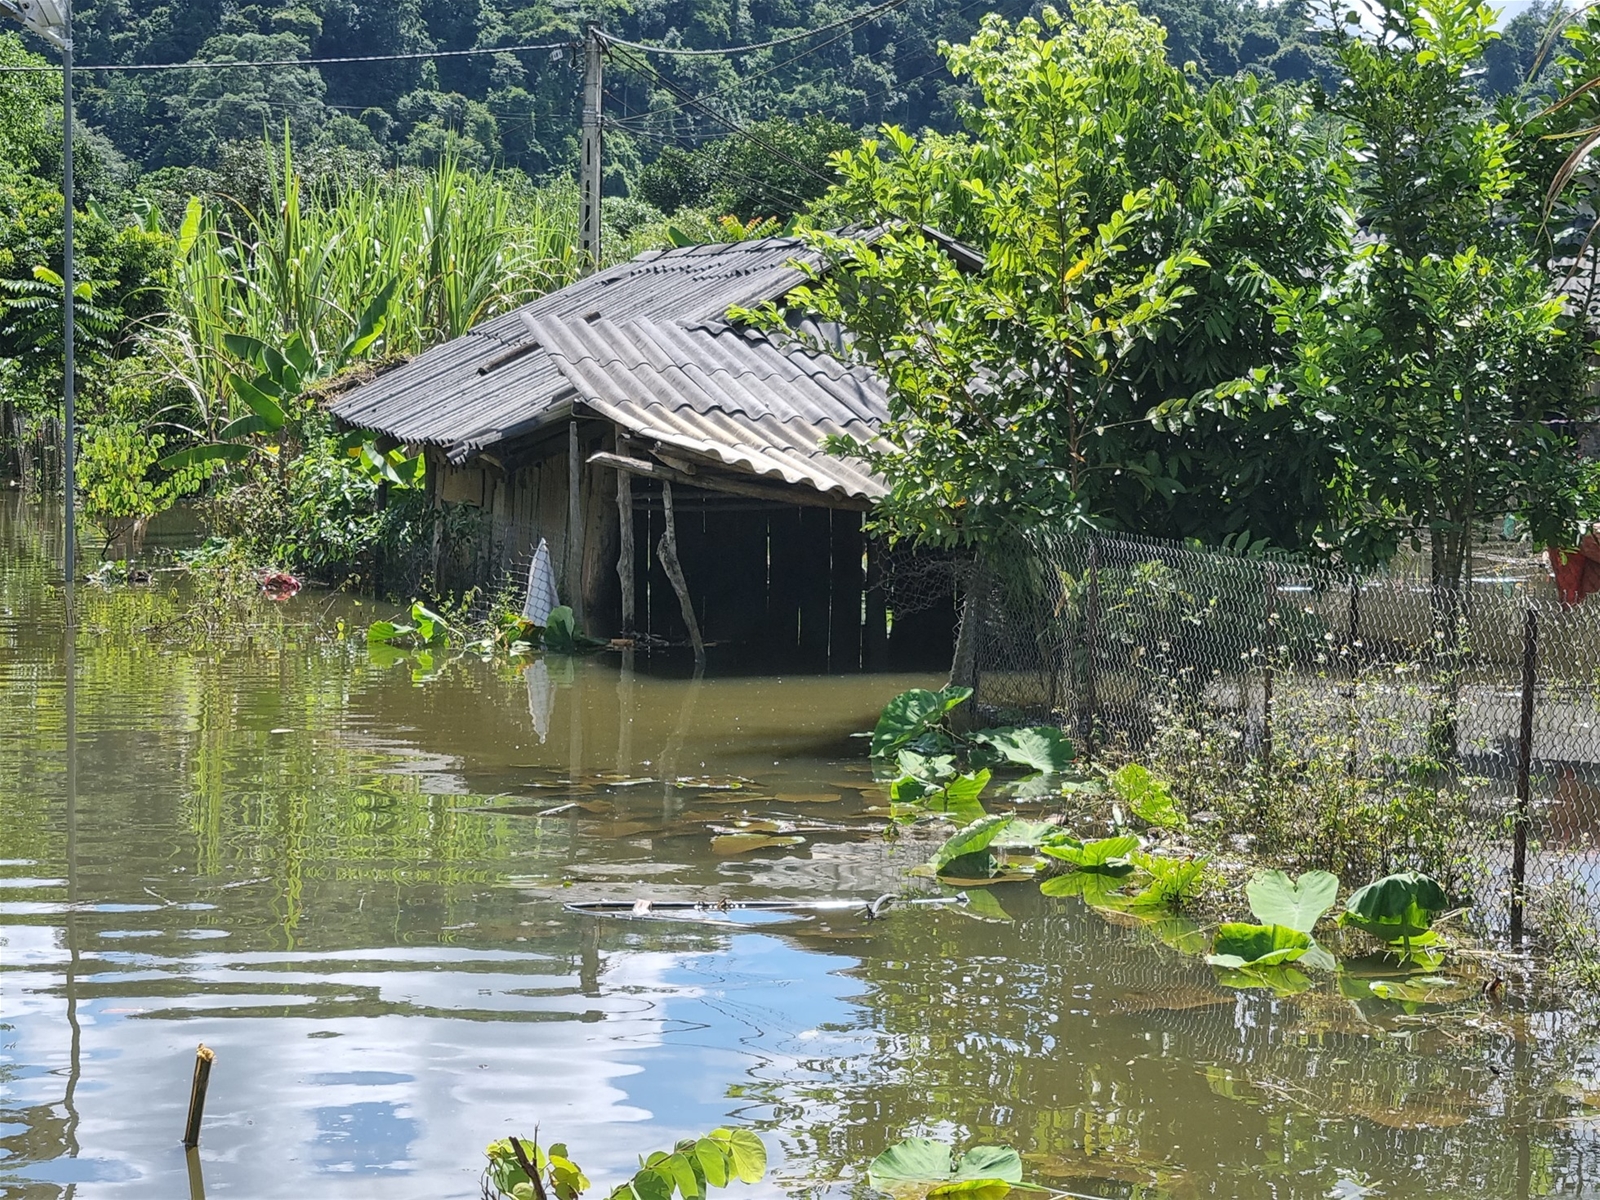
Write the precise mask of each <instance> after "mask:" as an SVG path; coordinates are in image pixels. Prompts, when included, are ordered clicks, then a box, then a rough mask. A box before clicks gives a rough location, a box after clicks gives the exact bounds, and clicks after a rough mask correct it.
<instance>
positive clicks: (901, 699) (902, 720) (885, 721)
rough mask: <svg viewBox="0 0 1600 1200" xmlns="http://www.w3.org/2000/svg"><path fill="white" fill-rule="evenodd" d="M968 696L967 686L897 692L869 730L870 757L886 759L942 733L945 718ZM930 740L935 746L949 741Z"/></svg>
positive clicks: (970, 691) (946, 737)
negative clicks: (928, 736) (870, 742)
mask: <svg viewBox="0 0 1600 1200" xmlns="http://www.w3.org/2000/svg"><path fill="white" fill-rule="evenodd" d="M971 695H972V689H971V688H967V687H947V688H943V689H941V690H940V691H937V692H930V691H928V690H927V689H926V688H912V689H911V690H910V691H905V692H901V693H900V694H899V695H898V696H896V697H895V698H894V699H892V700H890V701H889V703H888V704H885V705H884V706H883V712H882V713H881V714H880V715H879V717H878V724H877V725H876V727H874V729H873V731H872V757H873V758H887V757H888V756H889V755H891V754H894V753H896V752H897V751H899V750H901V749H902V748H904V747H907V746H911V745H913V744H914V743H916V742H918V741H919V740H920V739H922V738H923V737H925V736H927V735H928V734H939V733H941V732H943V731H942V730H941V726H942V725H943V723H944V719H945V717H946V716H947V715H948V714H949V713H950V712H951V710H953V709H954V708H956V707H957V706H958V705H960V704H962V703H964V702H965V701H966V700H967V699H968V698H970V697H971ZM932 741H933V742H934V744H935V745H938V744H939V743H940V742H941V741H942V742H945V743H948V742H949V738H948V736H947V735H946V736H945V737H943V738H939V737H935V738H933V739H932Z"/></svg>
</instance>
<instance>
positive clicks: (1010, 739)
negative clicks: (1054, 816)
mask: <svg viewBox="0 0 1600 1200" xmlns="http://www.w3.org/2000/svg"><path fill="white" fill-rule="evenodd" d="M972 740H973V741H974V742H977V743H979V744H980V745H984V746H988V747H989V748H990V749H992V750H993V751H994V752H995V753H996V754H998V755H999V756H1000V757H1001V758H1002V759H1004V760H1005V761H1006V762H1008V763H1013V764H1015V765H1016V766H1019V767H1027V768H1028V769H1029V770H1030V771H1042V772H1044V773H1045V774H1047V775H1049V774H1055V773H1057V772H1060V771H1065V770H1066V769H1067V768H1068V767H1070V766H1071V765H1072V763H1073V760H1074V759H1076V758H1077V751H1076V750H1074V749H1073V746H1072V742H1071V741H1070V740H1069V739H1068V738H1067V735H1066V734H1064V733H1062V732H1061V730H1059V729H1057V728H1055V727H1054V726H1052V725H1030V726H1028V727H1026V728H1024V729H989V730H985V731H983V732H981V733H975V734H973V735H972Z"/></svg>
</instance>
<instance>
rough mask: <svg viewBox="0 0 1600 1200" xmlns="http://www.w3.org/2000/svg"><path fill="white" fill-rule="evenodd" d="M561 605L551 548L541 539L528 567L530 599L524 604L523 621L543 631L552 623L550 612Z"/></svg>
mask: <svg viewBox="0 0 1600 1200" xmlns="http://www.w3.org/2000/svg"><path fill="white" fill-rule="evenodd" d="M560 604H561V598H560V597H559V596H557V595H556V572H555V568H554V567H553V566H551V565H550V546H549V544H548V543H547V542H546V541H545V540H544V539H543V538H540V539H539V548H538V549H537V550H535V551H534V552H533V562H531V563H530V564H529V565H528V598H527V600H525V601H523V604H522V619H523V620H524V621H527V622H528V623H529V624H531V625H537V626H538V627H539V628H540V629H543V628H544V627H545V626H546V625H547V624H549V623H550V610H551V609H553V608H556V607H558V606H559V605H560Z"/></svg>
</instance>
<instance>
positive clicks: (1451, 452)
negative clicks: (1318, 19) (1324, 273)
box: [1279, 0, 1594, 618]
mask: <svg viewBox="0 0 1600 1200" xmlns="http://www.w3.org/2000/svg"><path fill="white" fill-rule="evenodd" d="M1379 15H1380V17H1381V25H1379V26H1378V27H1377V28H1376V29H1375V30H1373V31H1371V32H1368V31H1366V30H1365V29H1362V28H1360V27H1358V26H1357V25H1355V24H1349V25H1342V26H1341V32H1340V34H1339V36H1338V54H1339V60H1340V63H1341V64H1342V66H1343V69H1344V72H1345V79H1344V80H1343V82H1342V83H1341V85H1340V88H1339V91H1338V92H1337V94H1336V95H1335V97H1334V98H1333V100H1332V101H1331V108H1332V111H1333V112H1334V114H1335V115H1336V116H1338V117H1339V118H1341V119H1342V120H1343V122H1344V124H1345V128H1346V131H1347V146H1348V148H1349V150H1350V152H1351V153H1352V154H1353V155H1354V156H1355V157H1356V158H1357V159H1358V160H1359V161H1360V162H1361V163H1363V164H1364V166H1363V170H1362V172H1361V174H1360V177H1359V180H1358V186H1357V193H1356V195H1357V200H1358V203H1359V205H1360V211H1361V214H1362V219H1363V221H1364V222H1365V223H1366V225H1367V228H1368V230H1369V234H1370V236H1369V238H1368V239H1367V240H1366V241H1364V242H1363V243H1362V244H1361V245H1360V246H1359V247H1357V248H1356V250H1355V251H1354V252H1353V253H1352V255H1351V256H1350V258H1349V261H1348V262H1347V263H1346V264H1344V266H1343V267H1342V269H1341V270H1340V271H1339V272H1337V273H1336V274H1334V275H1332V276H1330V277H1329V278H1327V279H1326V280H1324V281H1321V282H1319V283H1317V284H1305V285H1297V286H1293V287H1282V288H1281V290H1280V295H1281V304H1280V308H1279V321H1280V324H1281V325H1282V326H1283V327H1285V328H1286V329H1287V328H1292V329H1294V330H1296V331H1297V333H1298V338H1297V344H1296V350H1295V358H1294V362H1293V364H1292V366H1290V367H1289V368H1288V369H1287V370H1286V371H1285V372H1284V373H1283V376H1282V380H1283V382H1284V384H1286V385H1287V387H1288V389H1289V390H1290V392H1291V393H1292V395H1293V401H1292V402H1295V403H1299V404H1300V405H1303V406H1304V407H1305V408H1306V409H1307V410H1308V411H1309V412H1312V413H1314V414H1315V415H1316V418H1317V420H1318V421H1320V422H1322V423H1323V424H1324V425H1325V427H1326V429H1327V433H1328V437H1329V439H1330V441H1331V442H1332V444H1333V445H1334V446H1335V447H1336V449H1337V453H1338V459H1337V469H1336V471H1335V472H1334V474H1333V476H1332V478H1331V487H1332V489H1333V492H1334V495H1335V497H1336V499H1337V505H1338V509H1337V512H1336V514H1335V522H1334V524H1333V525H1332V526H1331V527H1330V530H1329V536H1330V539H1331V540H1336V541H1337V543H1338V544H1339V545H1340V546H1341V547H1342V548H1343V550H1344V553H1345V555H1346V556H1347V557H1348V558H1350V559H1353V560H1355V561H1358V562H1374V561H1382V560H1383V559H1385V558H1387V557H1388V556H1389V555H1390V554H1392V553H1393V552H1394V550H1395V548H1396V546H1397V545H1398V544H1399V543H1400V542H1402V541H1410V542H1413V543H1418V544H1426V545H1427V547H1428V548H1429V550H1430V552H1431V563H1432V577H1433V582H1434V584H1435V585H1436V586H1437V588H1439V589H1441V590H1442V591H1445V592H1450V591H1453V589H1455V588H1456V587H1458V586H1459V585H1460V583H1461V582H1462V579H1463V576H1464V571H1465V569H1466V566H1467V558H1468V554H1469V550H1470V545H1471V538H1472V531H1473V528H1474V524H1475V522H1478V521H1481V520H1484V519H1487V518H1495V517H1499V516H1500V515H1502V514H1506V513H1513V514H1516V515H1518V516H1520V517H1522V518H1524V519H1526V520H1527V521H1528V522H1529V523H1530V525H1531V527H1532V532H1533V536H1534V538H1535V540H1536V541H1537V542H1540V543H1550V544H1559V543H1561V542H1563V541H1564V540H1565V539H1566V538H1567V537H1568V536H1569V534H1570V530H1571V528H1572V526H1573V524H1574V523H1575V521H1576V519H1577V518H1578V517H1579V516H1580V515H1587V511H1588V507H1589V506H1590V505H1591V504H1592V503H1593V498H1594V497H1593V494H1592V491H1591V480H1590V476H1591V472H1590V471H1589V470H1588V469H1587V468H1586V467H1585V466H1584V464H1583V463H1582V462H1581V460H1580V459H1579V457H1578V454H1577V447H1576V435H1575V424H1574V421H1575V419H1576V418H1579V417H1581V416H1582V415H1584V413H1585V412H1586V411H1587V410H1588V409H1589V407H1590V401H1589V399H1588V396H1587V386H1586V385H1587V379H1588V372H1587V369H1586V367H1585V364H1584V361H1583V356H1584V352H1585V349H1586V346H1585V340H1584V338H1583V337H1582V336H1581V327H1580V326H1579V325H1578V323H1577V322H1575V321H1573V320H1571V319H1570V318H1568V317H1566V316H1565V315H1564V306H1563V302H1562V299H1561V297H1560V296H1559V295H1558V294H1557V293H1556V291H1555V288H1554V286H1553V282H1552V280H1551V279H1550V277H1549V275H1548V274H1547V273H1546V271H1545V270H1544V264H1543V262H1542V261H1541V260H1540V259H1539V258H1538V257H1537V256H1536V254H1535V253H1534V247H1533V246H1531V245H1529V244H1528V243H1527V241H1526V240H1525V238H1524V237H1523V236H1522V232H1523V230H1525V228H1526V225H1527V222H1526V221H1525V220H1523V219H1520V218H1519V214H1518V213H1517V212H1516V211H1515V199H1516V194H1517V193H1516V188H1515V184H1516V173H1515V170H1514V168H1513V164H1512V152H1513V148H1514V143H1513V135H1512V132H1511V131H1510V130H1509V129H1508V128H1507V127H1506V126H1505V125H1504V124H1503V123H1502V122H1500V121H1499V120H1498V119H1497V118H1496V116H1495V114H1494V113H1493V112H1491V111H1489V110H1488V109H1487V108H1486V107H1485V105H1484V103H1483V101H1482V99H1481V97H1480V95H1479V93H1478V91H1477V88H1476V85H1475V72H1476V71H1477V70H1478V68H1479V67H1480V66H1481V64H1482V60H1483V54H1484V51H1485V48H1486V47H1487V46H1488V45H1489V44H1490V43H1491V41H1492V39H1493V37H1494V36H1495V35H1494V32H1493V28H1492V21H1493V10H1492V9H1490V8H1489V7H1488V5H1486V4H1484V3H1481V0H1438V2H1437V3H1432V4H1429V5H1427V6H1424V5H1422V4H1420V3H1417V2H1415V0H1390V3H1388V4H1387V5H1386V7H1384V8H1383V9H1381V10H1380V11H1379ZM1442 615H1443V616H1444V617H1446V618H1447V617H1448V614H1442Z"/></svg>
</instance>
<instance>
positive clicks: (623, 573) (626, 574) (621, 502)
mask: <svg viewBox="0 0 1600 1200" xmlns="http://www.w3.org/2000/svg"><path fill="white" fill-rule="evenodd" d="M617 453H618V454H626V453H627V451H626V450H625V449H624V443H623V438H622V431H621V430H620V429H619V430H618V431H617ZM617 535H618V541H619V542H620V545H619V546H618V547H617V579H618V581H619V582H620V584H621V586H622V634H623V636H624V637H631V636H632V635H633V633H634V629H635V625H636V621H635V614H634V607H633V601H634V586H633V476H632V475H631V474H630V473H629V472H627V471H618V472H617ZM618 769H619V770H620V769H621V768H618Z"/></svg>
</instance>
